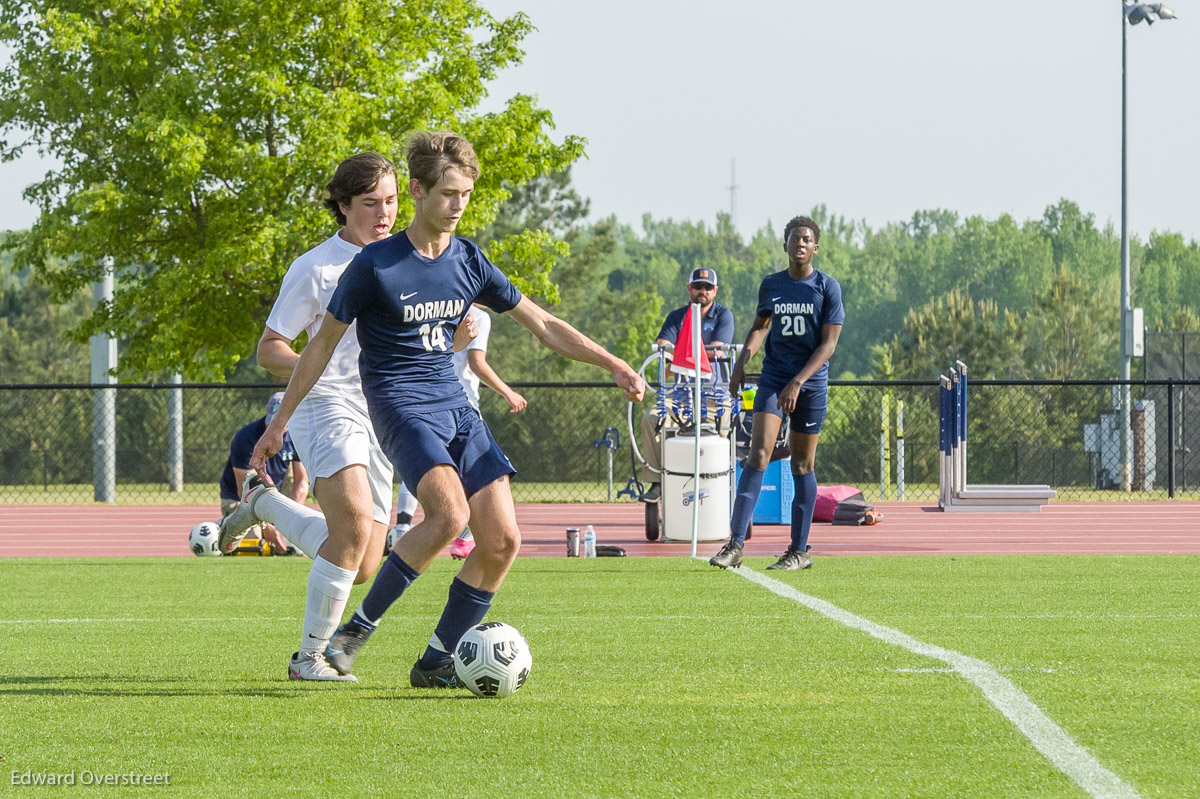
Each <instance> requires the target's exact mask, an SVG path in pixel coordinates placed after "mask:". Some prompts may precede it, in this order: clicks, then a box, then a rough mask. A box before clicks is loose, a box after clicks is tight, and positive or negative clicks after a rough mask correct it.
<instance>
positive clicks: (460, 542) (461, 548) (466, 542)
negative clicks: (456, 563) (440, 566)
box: [450, 527, 475, 560]
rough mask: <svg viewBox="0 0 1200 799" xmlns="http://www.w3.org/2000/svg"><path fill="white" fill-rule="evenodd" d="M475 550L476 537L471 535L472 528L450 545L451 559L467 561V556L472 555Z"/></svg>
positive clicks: (462, 533)
mask: <svg viewBox="0 0 1200 799" xmlns="http://www.w3.org/2000/svg"><path fill="white" fill-rule="evenodd" d="M474 548H475V536H474V535H472V534H471V528H470V527H468V528H467V529H466V530H463V531H462V532H461V533H459V534H458V538H455V539H454V540H453V541H452V542H451V543H450V557H452V558H454V559H455V560H466V558H467V555H470V554H471V550H473V549H474Z"/></svg>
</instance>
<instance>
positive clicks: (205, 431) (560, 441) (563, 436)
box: [0, 380, 1200, 505]
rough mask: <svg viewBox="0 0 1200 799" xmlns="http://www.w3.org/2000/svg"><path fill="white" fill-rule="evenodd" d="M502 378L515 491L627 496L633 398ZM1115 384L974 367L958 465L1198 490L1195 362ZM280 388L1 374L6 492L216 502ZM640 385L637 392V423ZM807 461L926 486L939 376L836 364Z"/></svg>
mask: <svg viewBox="0 0 1200 799" xmlns="http://www.w3.org/2000/svg"><path fill="white" fill-rule="evenodd" d="M512 385H513V386H514V388H516V389H517V390H518V391H519V392H521V393H522V394H523V395H525V397H526V399H528V401H529V406H528V408H526V409H525V410H524V411H522V412H520V413H509V409H508V406H507V404H505V402H504V401H503V400H502V399H501V398H500V397H499V396H498V395H496V394H494V393H492V392H487V391H485V392H484V394H483V397H482V403H483V415H484V417H485V418H486V419H487V420H488V424H489V426H490V427H491V429H492V431H493V434H494V435H495V437H496V440H497V441H498V442H499V443H500V446H501V447H502V448H503V449H504V450H505V452H506V453H507V454H508V455H509V457H510V458H511V459H512V461H513V463H514V464H515V465H516V467H517V469H518V470H519V474H518V477H517V480H516V482H515V483H514V495H515V497H516V499H517V501H519V502H604V501H609V500H610V499H611V500H612V501H632V500H633V499H634V497H633V493H632V492H629V491H628V488H629V482H630V478H631V476H632V475H633V474H634V473H635V470H634V468H633V467H634V464H633V460H632V456H631V450H630V447H629V426H628V423H627V419H628V418H629V413H630V411H631V409H630V408H629V405H628V403H626V401H625V399H624V397H623V396H622V394H621V393H620V391H618V390H617V389H616V388H615V387H613V386H612V385H611V384H608V383H553V384H546V383H540V384H523V383H513V384H512ZM1122 385H1123V384H1120V383H1116V382H1109V381H1104V382H1101V381H1072V382H1051V381H1024V382H1022V381H1002V380H997V381H987V380H976V381H972V383H971V385H970V389H969V391H970V396H969V408H968V439H967V440H968V445H969V446H968V471H967V476H968V481H969V482H971V483H1000V484H1010V483H1046V484H1049V485H1050V486H1051V487H1053V488H1055V489H1057V490H1058V496H1059V499H1076V500H1097V499H1150V498H1167V497H1188V498H1197V497H1200V380H1160V381H1135V382H1133V383H1131V384H1129V385H1130V411H1129V422H1128V424H1126V421H1125V414H1124V412H1123V410H1122V407H1121V402H1122V394H1123V392H1122V390H1121V387H1122ZM278 389H279V386H263V385H256V386H231V385H184V386H171V385H154V386H150V385H137V386H134V385H118V386H115V387H113V388H102V389H101V388H93V387H91V386H75V385H54V386H0V413H2V414H3V417H2V418H3V419H4V420H5V421H4V423H3V425H0V503H5V504H11V503H86V502H94V501H97V500H101V501H112V502H118V503H128V504H167V503H179V504H196V503H210V502H211V503H212V504H214V505H216V504H217V501H218V499H217V485H216V484H217V481H218V479H219V478H220V475H221V471H222V470H223V469H224V466H225V461H226V459H227V457H228V455H229V442H230V439H231V438H232V436H233V434H234V433H235V432H237V430H238V429H239V428H240V427H242V426H243V425H245V424H247V423H249V422H251V421H253V420H255V419H257V418H259V417H260V416H262V415H263V412H264V408H265V404H266V399H267V397H268V396H270V394H271V393H272V392H273V391H276V390H278ZM106 401H111V402H112V404H113V406H114V407H115V413H114V416H113V418H114V424H113V426H112V430H111V433H110V434H108V435H107V437H106V435H105V428H104V425H103V424H102V423H99V424H98V423H97V419H98V418H100V417H102V416H103V413H102V409H103V406H104V404H105V402H106ZM649 402H650V400H649V399H648V400H647V401H644V402H643V403H641V404H640V405H639V406H635V407H634V408H633V409H632V418H633V420H634V429H635V430H637V429H638V424H637V422H638V420H639V419H640V418H641V415H642V413H643V411H644V410H645V409H647V408H649V407H650V405H649ZM173 407H174V408H176V409H179V410H178V411H176V412H175V413H173V411H172V408H173ZM98 409H101V410H98ZM173 416H175V418H176V420H177V421H176V422H174V423H173V422H172V417H173ZM901 416H902V425H901V424H899V422H900V421H901V418H900V417H901ZM1127 428H1128V430H1129V435H1128V440H1129V445H1128V451H1129V457H1128V458H1126V457H1124V456H1123V452H1124V451H1125V438H1126V437H1125V430H1126V429H1127ZM614 445H615V448H614ZM610 458H611V474H612V478H611V481H610V479H609V474H610ZM1126 464H1128V466H1127V467H1126ZM817 476H818V478H819V479H820V481H821V482H822V483H823V484H836V483H848V484H851V485H855V486H858V487H859V488H861V489H863V491H864V493H865V494H866V495H867V496H868V497H869V498H871V499H879V498H881V497H882V498H886V499H889V500H894V499H904V500H910V501H921V502H932V501H936V499H937V495H938V485H937V480H938V388H937V384H936V383H934V382H933V381H894V382H872V381H854V382H838V381H834V382H832V383H831V384H830V390H829V411H828V416H827V419H826V423H825V427H824V430H823V431H822V433H821V442H820V446H819V448H818V451H817ZM623 491H624V492H625V493H622V492H623Z"/></svg>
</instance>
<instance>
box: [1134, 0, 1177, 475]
mask: <svg viewBox="0 0 1200 799" xmlns="http://www.w3.org/2000/svg"><path fill="white" fill-rule="evenodd" d="M1160 19H1175V12H1174V11H1172V10H1171V9H1169V8H1167V7H1166V6H1164V5H1163V4H1162V3H1137V2H1131V1H1130V0H1121V379H1122V380H1124V381H1125V384H1124V385H1123V386H1122V387H1121V490H1122V491H1129V490H1130V488H1131V487H1132V485H1133V458H1132V455H1133V430H1132V428H1131V426H1130V423H1129V411H1130V393H1131V392H1130V390H1129V379H1130V367H1131V363H1132V359H1133V309H1132V308H1131V306H1130V296H1129V295H1130V281H1129V169H1128V163H1129V155H1128V149H1129V148H1128V139H1129V136H1128V130H1127V125H1126V119H1127V116H1128V114H1127V110H1126V109H1127V107H1128V97H1129V92H1128V88H1127V83H1128V79H1127V77H1126V73H1127V70H1126V67H1125V64H1126V51H1127V50H1128V49H1129V47H1128V41H1129V36H1128V32H1129V26H1130V25H1137V24H1138V23H1139V22H1145V23H1146V24H1147V25H1153V24H1154V23H1155V22H1156V21H1158V20H1160Z"/></svg>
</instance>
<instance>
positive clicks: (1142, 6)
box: [1125, 2, 1176, 25]
mask: <svg viewBox="0 0 1200 799" xmlns="http://www.w3.org/2000/svg"><path fill="white" fill-rule="evenodd" d="M1125 16H1126V18H1127V19H1128V20H1129V24H1130V25H1136V24H1138V23H1139V22H1143V21H1144V22H1145V23H1146V24H1147V25H1153V24H1154V23H1155V22H1157V21H1158V20H1160V19H1176V17H1175V12H1174V11H1172V10H1171V9H1169V8H1167V7H1166V6H1164V5H1163V4H1162V3H1129V2H1126V3H1125Z"/></svg>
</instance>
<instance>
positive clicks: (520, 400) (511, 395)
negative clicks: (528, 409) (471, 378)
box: [467, 350, 527, 413]
mask: <svg viewBox="0 0 1200 799" xmlns="http://www.w3.org/2000/svg"><path fill="white" fill-rule="evenodd" d="M467 364H468V365H469V366H470V367H471V371H472V372H474V373H475V374H477V375H479V379H480V380H482V381H483V384H484V385H485V386H487V387H488V388H490V389H492V390H493V391H495V392H496V393H497V394H499V395H500V396H502V397H504V401H505V402H507V403H508V407H510V408H511V409H512V411H511V412H512V413H516V412H517V411H523V410H525V406H526V404H527V403H526V401H525V398H524V397H522V396H521V395H520V394H518V393H517V392H515V391H513V390H512V386H510V385H509V384H508V383H505V382H504V381H503V380H501V379H500V375H498V374H496V370H495V369H493V368H492V365H491V364H490V363H488V362H487V354H486V353H485V352H484V351H483V350H469V351H468V352H467Z"/></svg>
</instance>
